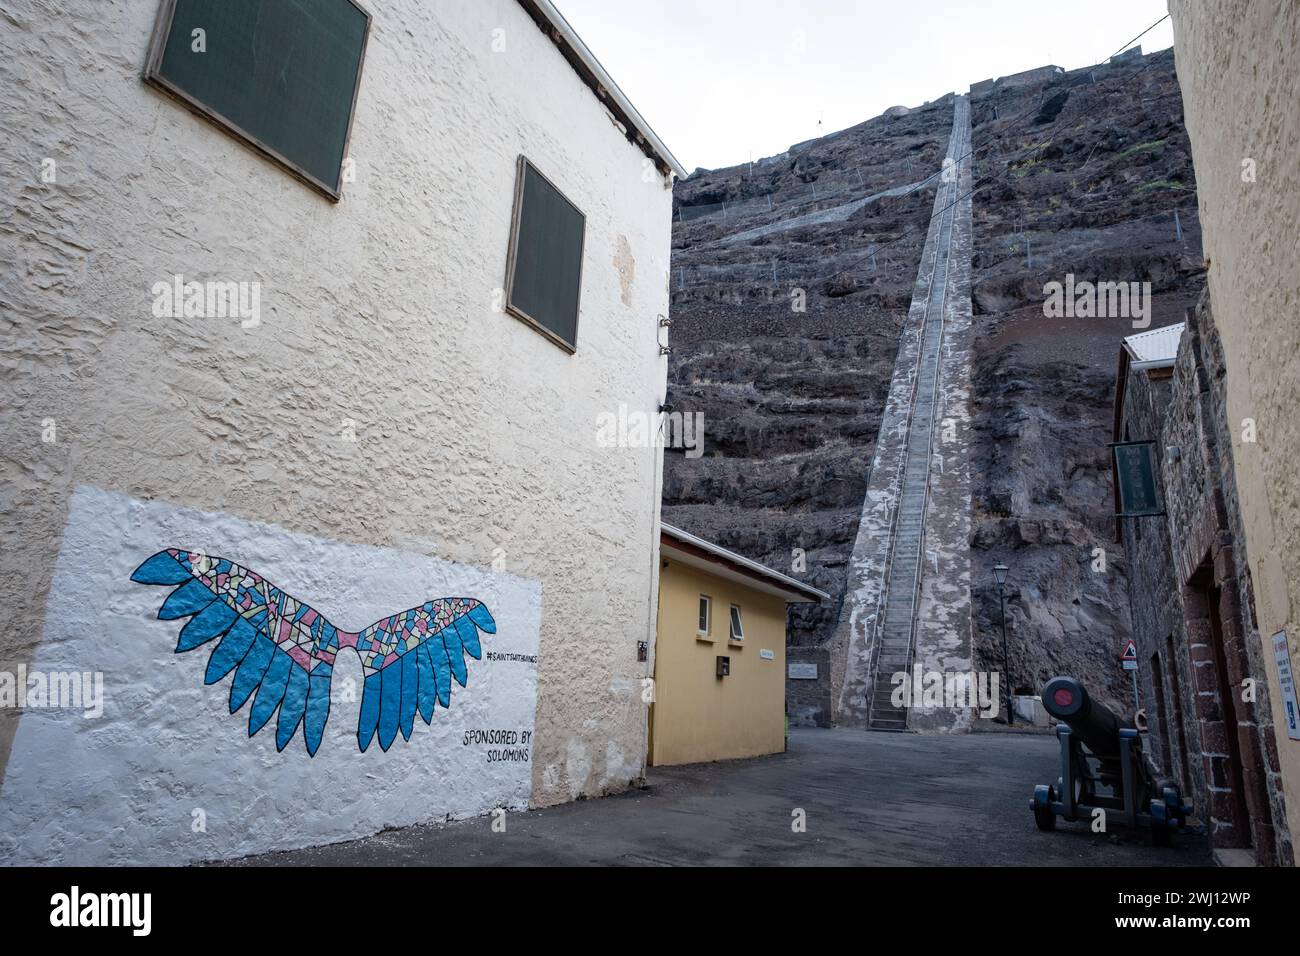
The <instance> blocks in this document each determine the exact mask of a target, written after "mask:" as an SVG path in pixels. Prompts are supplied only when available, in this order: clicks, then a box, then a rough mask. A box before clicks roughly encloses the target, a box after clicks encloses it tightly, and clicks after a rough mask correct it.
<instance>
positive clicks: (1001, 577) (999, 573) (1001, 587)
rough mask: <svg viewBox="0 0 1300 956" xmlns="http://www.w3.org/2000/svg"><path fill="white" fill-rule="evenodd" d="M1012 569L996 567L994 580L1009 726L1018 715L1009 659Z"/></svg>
mask: <svg viewBox="0 0 1300 956" xmlns="http://www.w3.org/2000/svg"><path fill="white" fill-rule="evenodd" d="M1010 570H1011V569H1010V568H1009V567H1007V566H1006V565H1005V564H998V565H994V567H993V580H995V581H997V582H998V604H1000V605H1001V607H1002V680H1003V681H1004V682H1005V683H1006V687H1007V726H1008V727H1010V726H1011V725H1012V724H1013V723H1015V720H1016V715H1015V714H1013V713H1012V712H1011V662H1010V661H1009V660H1008V658H1007V596H1006V591H1005V588H1006V583H1007V573H1008V572H1009V571H1010Z"/></svg>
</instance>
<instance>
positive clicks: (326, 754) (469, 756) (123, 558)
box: [0, 487, 541, 865]
mask: <svg viewBox="0 0 1300 956" xmlns="http://www.w3.org/2000/svg"><path fill="white" fill-rule="evenodd" d="M164 548H182V549H189V550H191V551H202V552H203V553H205V554H208V555H213V556H220V557H224V558H229V559H230V560H232V561H235V562H238V563H239V564H242V565H244V566H246V567H248V568H249V569H251V570H254V571H256V572H257V573H259V574H261V575H263V576H264V577H265V578H267V579H268V580H269V581H271V582H273V583H274V584H275V585H277V586H278V587H280V588H281V589H283V590H284V591H285V592H287V593H288V594H290V595H292V596H294V597H296V598H298V599H299V600H301V601H304V602H306V603H308V604H310V605H311V606H312V607H313V608H315V609H316V610H318V611H320V612H321V613H322V614H324V615H325V616H326V617H327V618H328V619H329V620H330V621H332V622H334V623H335V624H336V625H337V626H339V627H344V628H350V629H360V628H363V627H366V626H367V625H369V624H372V623H373V622H375V621H376V620H378V619H380V618H382V617H385V616H387V615H391V614H395V613H398V612H400V611H404V610H406V609H407V608H411V607H415V606H417V605H420V604H423V603H424V602H426V601H429V600H430V599H433V598H443V597H471V598H476V599H478V600H479V601H482V602H483V603H484V604H485V605H486V606H487V608H488V609H489V610H490V612H491V614H492V616H493V618H495V621H496V626H497V632H496V633H495V634H483V635H482V636H481V637H482V645H483V647H482V650H483V657H482V660H473V659H469V660H467V662H466V663H467V666H468V671H469V676H468V681H467V686H466V687H461V686H460V685H459V684H456V685H455V686H454V687H453V690H452V695H451V702H450V707H449V708H448V709H444V708H443V707H441V706H439V707H438V708H437V709H436V710H435V711H434V714H433V720H432V725H431V726H430V725H427V724H425V723H424V722H423V720H421V719H419V717H418V715H417V718H416V720H415V729H414V731H413V732H412V734H411V738H410V740H409V741H407V740H403V739H402V737H401V736H398V737H397V739H396V740H395V741H394V742H393V744H392V746H391V748H390V749H389V750H388V752H387V753H385V752H384V751H382V750H381V749H380V748H379V746H378V745H377V744H373V745H372V746H370V747H369V749H368V750H367V751H366V752H364V753H362V752H361V751H360V750H359V748H358V745H357V722H358V715H359V710H360V706H361V696H362V694H361V683H362V667H361V663H360V660H359V659H358V658H357V657H356V656H355V655H349V654H340V655H339V657H338V661H337V664H336V666H335V669H334V677H333V682H332V687H331V710H330V715H329V719H328V722H327V724H326V727H325V733H324V738H323V740H322V741H321V744H320V748H319V750H318V751H317V753H316V756H315V757H310V756H308V754H307V750H306V748H305V746H304V745H303V740H302V737H301V735H299V736H297V737H295V738H294V739H293V740H291V741H290V743H289V745H288V746H287V747H286V748H285V750H284V751H283V752H279V753H277V751H276V747H275V732H274V727H270V728H266V729H263V730H262V731H261V732H260V733H258V734H257V735H256V736H254V737H249V736H248V707H249V706H251V704H246V705H245V706H244V708H243V709H241V710H240V711H239V712H238V713H236V714H233V715H232V714H231V713H230V708H229V698H230V681H231V677H230V676H227V677H226V678H224V679H223V680H221V681H219V682H217V683H215V684H212V685H210V686H205V685H204V683H203V679H204V671H205V668H206V665H207V661H208V656H209V651H208V650H207V649H205V648H198V649H196V650H193V651H189V652H186V653H180V654H177V653H175V652H174V649H175V647H176V642H177V634H178V632H179V630H180V627H181V626H182V625H184V624H185V620H179V621H161V620H158V619H157V615H158V609H159V606H160V605H161V604H162V602H163V600H164V599H165V598H166V596H167V594H168V593H169V590H168V589H166V588H162V587H155V586H149V585H141V584H136V583H133V582H132V581H131V574H132V572H133V571H134V570H135V568H136V567H137V566H138V565H139V564H140V563H141V562H142V561H144V560H145V559H146V558H148V557H149V556H150V555H152V554H154V553H156V552H158V551H160V550H162V549H164ZM540 602H541V588H540V585H539V584H537V583H535V582H530V581H526V580H523V579H521V578H518V577H515V576H513V575H510V574H505V573H496V572H492V571H490V570H485V569H480V568H474V567H468V566H464V565H459V564H454V563H451V562H448V561H444V560H440V559H437V558H430V557H426V556H423V555H418V554H407V553H403V552H399V551H394V550H389V549H385V548H376V547H370V546H367V545H359V544H346V543H342V542H338V541H328V540H322V539H319V538H313V537H309V536H306V535H301V534H295V533H292V532H289V531H286V530H284V529H282V528H278V527H275V526H274V525H268V524H261V523H258V522H253V521H247V520H244V519H241V518H236V517H232V516H230V515H224V514H207V513H203V512H200V511H196V510H191V509H183V508H176V507H172V506H169V505H166V504H161V503H155V502H142V501H137V500H135V499H132V498H129V497H127V496H124V495H120V494H115V493H111V492H106V491H101V490H99V489H95V488H88V487H82V488H79V489H78V490H77V491H76V493H75V494H74V496H73V499H72V505H71V510H70V514H69V517H68V523H67V528H66V531H65V535H64V539H63V544H62V548H61V550H60V552H59V558H58V564H57V566H56V569H55V573H54V579H53V582H52V585H51V589H50V595H49V601H48V604H47V609H46V615H45V631H44V638H43V642H42V644H41V645H40V648H39V650H38V653H37V657H36V660H35V661H34V662H33V663H32V664H31V666H30V668H29V671H31V672H42V673H53V672H100V673H102V674H103V680H104V706H103V714H102V716H99V717H97V718H96V717H88V716H86V714H85V712H84V710H83V709H73V708H67V709H55V708H29V709H25V710H24V711H23V713H22V716H21V719H20V721H19V724H18V730H17V733H16V736H15V739H14V744H13V751H12V754H11V756H10V759H9V764H8V770H7V773H6V775H5V779H4V784H3V788H0V859H2V860H4V861H5V862H6V863H9V864H68V865H116V864H177V863H186V862H192V861H199V860H210V859H223V858H230V857H238V856H244V855H247V854H251V853H260V852H265V851H268V850H280V849H291V848H296V847H303V846H312V845H319V844H324V843H331V842H337V841H340V840H346V839H352V838H356V837H361V836H366V835H369V834H372V833H376V832H378V831H379V830H382V829H384V828H386V827H396V826H406V825H410V824H414V823H421V822H428V821H441V820H445V819H449V818H458V817H466V816H474V815H478V814H483V813H487V812H489V811H491V810H492V809H494V808H497V807H504V808H506V809H515V810H522V809H525V808H527V806H528V803H529V799H530V797H531V790H532V783H531V781H532V752H533V746H532V744H533V741H532V739H531V738H532V733H533V720H534V715H535V712H536V702H537V647H538V634H539V629H540V618H541V613H540ZM477 731H485V732H488V731H505V732H507V734H510V733H513V735H514V736H513V737H509V736H507V737H506V738H505V739H506V740H507V741H511V740H513V741H514V742H513V744H511V743H506V744H505V745H503V744H502V743H501V742H500V738H499V737H489V736H488V735H487V734H476V733H475V732H477Z"/></svg>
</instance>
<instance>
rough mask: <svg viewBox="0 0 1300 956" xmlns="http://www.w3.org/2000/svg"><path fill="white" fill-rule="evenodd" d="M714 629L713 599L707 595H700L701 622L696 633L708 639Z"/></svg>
mask: <svg viewBox="0 0 1300 956" xmlns="http://www.w3.org/2000/svg"><path fill="white" fill-rule="evenodd" d="M712 627H713V598H711V597H709V596H708V595H707V594H701V595H700V621H699V623H698V624H697V625H696V633H697V634H700V635H702V636H704V637H707V636H708V634H709V631H710V630H711V629H712Z"/></svg>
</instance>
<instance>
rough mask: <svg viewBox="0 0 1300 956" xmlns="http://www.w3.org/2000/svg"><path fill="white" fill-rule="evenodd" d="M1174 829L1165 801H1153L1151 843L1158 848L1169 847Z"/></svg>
mask: <svg viewBox="0 0 1300 956" xmlns="http://www.w3.org/2000/svg"><path fill="white" fill-rule="evenodd" d="M1172 833H1173V827H1172V826H1171V825H1170V822H1169V812H1168V808H1167V807H1166V806H1165V802H1164V801H1163V800H1152V801H1151V842H1152V843H1154V844H1155V845H1156V846H1169V844H1170V835H1171V834H1172Z"/></svg>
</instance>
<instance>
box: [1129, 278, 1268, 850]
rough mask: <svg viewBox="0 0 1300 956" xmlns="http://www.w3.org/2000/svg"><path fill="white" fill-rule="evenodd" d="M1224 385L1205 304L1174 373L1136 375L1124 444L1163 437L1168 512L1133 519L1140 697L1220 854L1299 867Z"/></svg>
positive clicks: (1170, 767) (1157, 746)
mask: <svg viewBox="0 0 1300 956" xmlns="http://www.w3.org/2000/svg"><path fill="white" fill-rule="evenodd" d="M1163 374H1167V373H1163ZM1225 381H1226V372H1225V368H1224V363H1223V353H1222V348H1221V344H1220V338H1219V334H1218V330H1217V328H1216V326H1215V322H1214V318H1213V315H1212V312H1211V309H1210V305H1209V300H1208V296H1204V295H1203V296H1202V298H1201V301H1200V303H1199V304H1198V306H1197V308H1196V309H1194V310H1191V311H1190V312H1189V313H1188V316H1187V326H1186V329H1185V330H1184V332H1183V335H1182V339H1181V341H1180V344H1179V348H1178V353H1177V358H1176V361H1175V364H1174V367H1173V369H1172V376H1171V377H1169V378H1167V379H1161V378H1156V379H1154V380H1153V379H1152V378H1151V377H1150V376H1149V374H1148V373H1147V372H1143V371H1138V372H1130V373H1129V376H1128V381H1127V387H1126V390H1125V400H1124V409H1123V412H1124V415H1123V419H1122V425H1123V431H1124V434H1123V436H1122V437H1123V438H1125V439H1131V440H1144V439H1155V440H1156V443H1157V452H1158V456H1159V461H1160V474H1159V477H1158V483H1159V485H1160V492H1161V496H1162V501H1163V502H1164V505H1165V510H1166V512H1167V514H1166V516H1165V517H1164V518H1163V519H1161V518H1154V517H1152V518H1130V519H1125V520H1124V522H1123V524H1124V528H1123V536H1124V542H1125V547H1126V551H1127V554H1128V557H1129V562H1130V573H1131V575H1132V576H1133V577H1132V582H1133V585H1132V587H1131V589H1130V602H1131V606H1132V617H1133V625H1134V635H1135V638H1134V639H1135V641H1136V642H1137V644H1138V658H1139V670H1138V677H1139V684H1140V688H1141V690H1140V695H1141V698H1142V705H1143V707H1144V708H1145V709H1146V712H1147V715H1148V718H1149V721H1150V725H1151V731H1152V732H1151V739H1152V742H1153V744H1154V746H1153V756H1155V757H1156V758H1157V762H1158V763H1159V764H1160V765H1161V766H1163V767H1164V769H1165V771H1166V772H1167V773H1168V774H1169V775H1170V776H1172V777H1174V778H1175V779H1177V780H1180V781H1182V782H1184V784H1186V783H1188V782H1190V784H1191V794H1192V796H1193V798H1194V803H1195V805H1196V811H1197V814H1198V816H1200V817H1201V818H1202V819H1204V820H1206V821H1207V824H1208V826H1209V830H1210V837H1211V841H1212V842H1213V844H1214V845H1215V846H1219V847H1253V848H1254V851H1255V855H1256V858H1257V859H1258V860H1259V861H1260V862H1261V863H1265V864H1273V863H1284V864H1289V863H1290V862H1291V861H1292V850H1291V844H1290V837H1289V829H1288V827H1287V825H1286V811H1285V804H1284V801H1283V798H1282V781H1281V776H1280V767H1279V766H1278V758H1277V751H1276V744H1275V737H1274V727H1273V722H1272V719H1271V712H1270V708H1269V700H1268V698H1269V695H1268V688H1267V687H1266V686H1265V683H1266V682H1265V681H1264V680H1262V676H1263V675H1264V674H1265V670H1264V667H1265V663H1264V655H1263V648H1262V645H1261V642H1260V638H1259V632H1258V630H1257V628H1256V625H1255V613H1254V611H1253V608H1252V604H1253V599H1252V597H1251V593H1250V574H1249V570H1248V566H1247V561H1246V546H1245V538H1244V535H1243V533H1242V530H1241V522H1240V514H1239V511H1238V504H1237V491H1236V484H1235V481H1234V474H1233V468H1232V451H1231V445H1230V441H1229V430H1230V429H1229V425H1228V419H1227V411H1226V389H1225ZM1153 659H1154V667H1153ZM1157 679H1158V680H1159V681H1160V685H1159V687H1157V686H1156V685H1155V681H1156V680H1157ZM1252 679H1254V684H1253V686H1252ZM1157 691H1158V692H1159V694H1158V695H1157ZM1161 698H1163V701H1164V704H1165V706H1164V707H1161V706H1160V700H1161ZM1184 751H1185V752H1186V754H1187V757H1188V759H1187V761H1186V763H1184V761H1183V753H1184Z"/></svg>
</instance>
